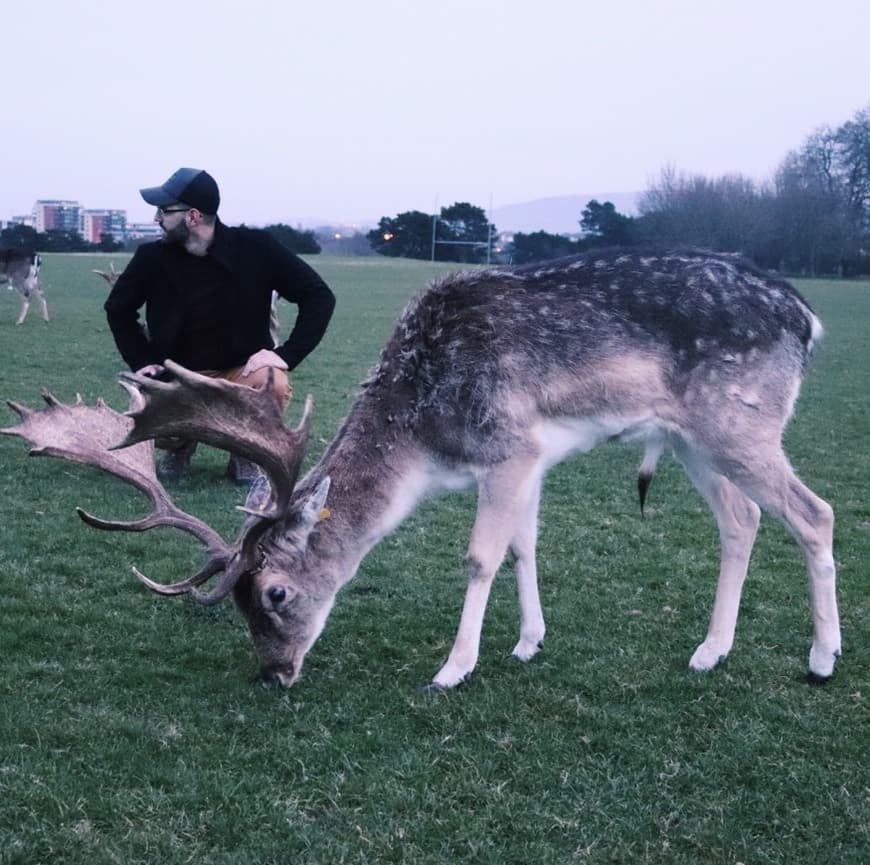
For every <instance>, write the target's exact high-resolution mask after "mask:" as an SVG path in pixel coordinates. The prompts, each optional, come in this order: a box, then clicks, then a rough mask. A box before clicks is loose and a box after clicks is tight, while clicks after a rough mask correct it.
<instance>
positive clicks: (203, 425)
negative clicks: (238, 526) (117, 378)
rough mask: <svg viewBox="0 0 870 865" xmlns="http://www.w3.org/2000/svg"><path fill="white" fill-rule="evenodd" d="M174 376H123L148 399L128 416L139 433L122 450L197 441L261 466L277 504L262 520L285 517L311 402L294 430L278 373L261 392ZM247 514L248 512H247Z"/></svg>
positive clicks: (172, 367)
mask: <svg viewBox="0 0 870 865" xmlns="http://www.w3.org/2000/svg"><path fill="white" fill-rule="evenodd" d="M164 366H165V367H166V369H167V370H169V372H171V373H172V374H173V375H174V377H175V378H174V379H173V380H172V381H168V382H166V381H160V380H158V379H154V378H149V377H148V376H144V375H138V374H137V373H131V372H129V373H128V372H123V373H121V384H123V385H125V386H127V385H128V383H129V385H131V386H133V387H134V388H135V389H136V390H137V391H139V392H140V393H141V395H142V396H143V398H144V399H143V402H142V403H141V405H140V406H139V407H137V408H133V407H132V406H131V410H130V411H129V412H128V415H129V416H130V417H131V418H132V419H133V427H132V429H131V430H130V432H129V433H128V434H127V436H126V438H125V439H124V440H123V441H122V442H120V443H119V444H118V445H116V447H119V448H124V447H127V446H128V445H131V444H135V443H136V442H141V441H144V440H146V439H152V438H154V437H156V436H172V437H178V438H184V439H196V440H197V441H201V442H205V443H206V444H209V445H212V446H213V447H217V448H221V449H222V450H227V451H230V452H231V453H234V454H236V455H238V456H240V457H244V458H245V459H249V460H251V461H252V462H255V463H257V465H259V466H261V467H262V469H263V470H264V471H265V472H266V475H267V476H268V478H269V482H270V483H271V486H272V504H271V507H269V508H268V509H267V510H265V511H257V512H256V516H259V517H263V518H265V519H270V520H274V519H276V518H277V517H278V516H280V514H282V513H283V512H284V510H285V509H286V507H287V504H288V503H289V501H290V496H291V495H292V493H293V487H294V485H295V483H296V479H297V477H298V476H299V469H300V467H301V465H302V459H303V457H304V455H305V445H306V442H307V441H308V432H309V427H310V421H311V397H310V396H309V397H308V398H307V399H306V400H305V408H304V410H303V413H302V420H301V421H300V422H299V425H298V426H297V427H296V428H295V429H292V430H291V429H288V428H287V427H286V426H285V425H284V421H283V420H282V417H281V406H280V404H279V402H278V400H277V399H275V397H274V391H273V389H272V375H273V373H272V370H271V369H270V370H269V378H268V381H267V383H266V385H265V386H264V387H263V388H262V389H260V390H256V389H254V388H250V387H244V386H243V385H238V384H233V383H231V382H228V381H224V380H223V379H214V378H209V377H208V376H204V375H200V374H199V373H196V372H192V371H191V370H189V369H185V368H184V367H183V366H179V365H178V364H177V363H174V362H173V361H171V360H167V361H166V362H165V364H164ZM243 510H244V509H243Z"/></svg>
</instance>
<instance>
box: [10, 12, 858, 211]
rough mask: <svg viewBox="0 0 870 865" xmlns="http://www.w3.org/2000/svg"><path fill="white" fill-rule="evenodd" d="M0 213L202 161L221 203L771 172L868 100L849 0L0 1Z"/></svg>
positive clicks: (597, 188) (107, 203) (482, 193)
mask: <svg viewBox="0 0 870 865" xmlns="http://www.w3.org/2000/svg"><path fill="white" fill-rule="evenodd" d="M2 17H3V20H2V43H3V51H2V63H3V67H2V68H3V85H2V114H3V118H4V122H3V132H2V145H0V154H2V155H0V219H4V220H5V219H8V218H10V217H11V216H13V215H17V214H21V213H29V212H30V210H31V208H32V206H33V203H34V201H35V200H36V199H40V198H59V199H73V200H77V201H78V202H79V203H80V204H81V205H82V206H83V207H87V208H124V209H126V210H127V214H128V219H129V220H130V221H148V220H150V219H151V218H152V217H153V213H154V212H153V209H152V208H150V207H149V206H148V205H146V204H145V203H144V202H143V201H142V199H141V198H140V197H139V194H138V190H139V188H141V187H143V186H151V185H156V184H159V183H162V182H163V181H164V180H165V179H166V178H167V177H168V176H169V175H170V174H171V173H172V172H173V171H174V170H175V169H176V168H178V167H179V166H182V165H189V166H193V167H197V168H205V169H207V170H208V171H209V172H211V173H212V174H213V175H214V176H215V178H216V179H217V181H218V183H219V185H220V188H221V193H222V199H223V201H222V205H221V210H220V214H221V217H222V218H223V219H224V221H225V222H228V223H230V224H236V223H239V222H247V223H248V224H252V225H256V224H264V223H268V222H286V223H289V224H291V225H295V224H297V223H299V222H304V223H305V224H308V223H312V224H313V223H316V222H340V221H346V222H352V221H367V222H369V223H374V222H375V221H376V220H377V219H378V218H379V217H380V216H393V215H395V214H397V213H400V212H403V211H407V210H422V211H424V212H427V213H431V212H433V211H434V210H435V209H436V208H440V207H442V206H446V205H450V204H453V203H454V202H457V201H469V202H471V203H473V204H476V205H478V206H481V207H483V208H488V207H489V205H490V203H492V204H493V206H494V207H495V208H498V207H500V206H505V205H509V204H515V203H518V202H524V201H528V200H532V199H536V198H544V197H550V196H558V195H574V194H586V193H596V192H635V191H637V192H639V191H642V190H644V189H646V188H647V187H648V186H649V185H650V183H651V182H654V181H655V180H656V179H657V178H658V177H659V176H660V173H661V171H662V169H663V168H664V167H666V166H672V167H674V168H675V169H677V170H678V171H680V172H684V173H700V174H704V175H707V176H710V177H713V176H720V175H722V174H726V173H741V174H744V175H747V176H749V177H751V178H753V179H756V180H765V179H769V178H771V177H772V175H773V173H774V171H775V170H776V168H777V166H778V165H779V163H780V162H781V160H782V159H783V158H784V157H785V156H786V154H787V153H788V151H789V150H792V149H796V148H798V147H800V145H801V144H802V143H803V141H804V139H805V138H806V136H808V135H809V134H810V133H812V132H813V131H814V130H815V129H816V128H818V127H819V126H822V125H829V126H832V127H836V126H839V125H840V124H842V123H843V122H845V121H846V120H848V119H850V118H851V117H852V116H853V115H854V114H855V112H856V111H858V110H860V109H863V108H867V107H870V2H868V0H818V2H807V0H721V2H719V0H621V2H620V0H594V2H587V0H502V2H490V0H428V2H415V0H404V2H395V0H380V2H365V0H332V2H330V0H319V2H313V0H309V2H304V3H303V2H296V0H274V2H268V0H184V2H167V0H148V2H128V0H113V2H108V0H81V2H70V0H40V2H15V3H8V4H6V5H5V6H4V11H3V16H2Z"/></svg>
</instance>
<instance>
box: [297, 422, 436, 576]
mask: <svg viewBox="0 0 870 865" xmlns="http://www.w3.org/2000/svg"><path fill="white" fill-rule="evenodd" d="M326 476H329V478H330V487H329V495H328V498H327V507H328V509H329V518H328V519H327V520H326V521H325V522H324V523H323V524H322V525H321V526H320V528H319V535H320V537H319V539H318V546H319V547H320V549H321V550H322V552H323V553H324V554H325V555H327V556H329V557H330V558H332V559H334V560H335V559H337V560H339V561H340V562H341V575H338V582H339V584H343V583H345V582H347V581H348V580H349V579H351V577H353V575H354V573H355V572H356V569H357V567H358V566H359V563H360V562H361V561H362V559H363V557H364V556H365V555H366V554H367V553H368V552H369V550H371V549H372V547H374V546H375V545H376V544H377V543H378V542H379V541H380V540H381V539H382V538H384V537H385V536H386V535H388V534H389V533H390V532H392V531H393V530H394V529H395V528H397V527H398V526H399V525H400V524H401V523H402V521H403V520H405V518H406V517H408V516H409V515H410V514H411V513H412V512H413V511H414V510H415V509H416V507H417V505H418V504H419V503H420V501H421V500H422V499H423V498H425V497H426V496H427V495H430V494H431V493H433V492H434V491H435V490H437V489H438V488H439V487H440V486H443V484H442V483H441V473H440V472H439V471H438V470H437V468H436V467H435V465H434V464H433V462H432V460H431V459H430V458H429V457H428V455H427V454H426V453H425V451H424V450H423V449H421V448H420V446H419V445H417V444H415V442H414V441H413V439H412V437H411V436H410V435H408V434H407V433H402V432H401V431H398V430H395V429H392V424H391V423H389V421H380V420H378V419H375V420H371V419H365V418H363V417H360V416H358V415H357V416H353V415H352V416H351V417H350V418H348V419H347V420H346V421H345V423H344V424H343V426H342V429H341V430H340V431H339V433H338V435H337V436H336V439H335V440H334V441H333V443H332V444H331V445H330V447H329V449H328V450H327V452H326V453H325V454H324V456H323V458H322V459H321V460H320V462H319V463H318V464H317V466H315V467H314V468H313V469H312V470H311V472H310V473H309V475H308V476H307V477H306V479H305V481H304V482H303V484H302V485H301V486H302V487H303V488H313V487H314V486H315V485H316V484H317V483H319V482H320V480H321V479H322V478H324V477H326Z"/></svg>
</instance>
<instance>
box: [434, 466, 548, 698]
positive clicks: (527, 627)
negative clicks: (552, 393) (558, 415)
mask: <svg viewBox="0 0 870 865" xmlns="http://www.w3.org/2000/svg"><path fill="white" fill-rule="evenodd" d="M541 475H542V468H541V466H540V462H539V459H538V457H537V455H533V454H526V455H523V456H517V457H514V458H512V459H510V460H507V461H506V462H504V463H501V464H499V465H497V466H494V467H492V468H489V469H487V470H486V472H485V473H483V474H482V475H481V477H480V478H479V480H478V488H479V492H478V499H477V517H476V519H475V521H474V528H473V529H472V532H471V541H470V543H469V548H468V557H467V564H468V586H467V589H466V593H465V602H464V604H463V607H462V616H461V618H460V621H459V629H458V631H457V634H456V639H455V641H454V643H453V648H452V649H451V650H450V655H449V656H448V658H447V661H446V662H445V663H444V666H443V667H442V668H441V669H440V670H439V671H438V673H437V675H436V676H435V678H434V679H433V680H432V683H431V685H430V688H434V689H439V688H452V687H454V686H455V685H458V684H459V683H460V682H462V681H463V680H465V679H467V678H468V676H470V675H471V672H472V671H473V670H474V667H475V666H476V664H477V657H478V653H479V650H480V633H481V629H482V627H483V617H484V613H485V612H486V604H487V601H488V599H489V592H490V589H491V587H492V581H493V579H494V577H495V574H496V572H497V571H498V569H499V566H500V565H501V563H502V561H503V560H504V557H505V554H506V553H507V550H508V547H509V546H511V545H513V546H514V548H515V549H519V551H520V553H521V559H520V561H521V562H522V564H521V565H520V566H519V567H518V570H517V579H518V585H519V595H520V609H521V619H522V623H521V629H520V634H521V636H520V642H519V643H518V644H517V647H516V648H515V649H514V653H515V654H516V655H517V656H518V657H522V656H523V655H524V656H525V657H524V658H523V659H524V660H526V659H528V658H530V657H531V656H532V655H533V654H534V652H535V651H537V649H535V650H534V651H532V650H531V649H530V645H531V644H534V645H535V646H537V645H538V643H540V640H541V639H542V638H543V627H544V623H543V616H542V615H541V611H540V602H539V600H538V591H537V578H536V573H535V568H534V562H533V561H532V564H531V567H530V566H529V562H528V554H529V552H531V555H532V557H534V542H531V543H530V542H529V540H530V537H531V535H530V531H532V530H530V529H529V527H528V526H525V525H523V521H525V520H527V519H528V517H529V514H530V511H531V510H532V509H534V511H535V515H536V514H537V502H538V498H539V495H540V485H541ZM536 524H537V520H536V519H535V525H536Z"/></svg>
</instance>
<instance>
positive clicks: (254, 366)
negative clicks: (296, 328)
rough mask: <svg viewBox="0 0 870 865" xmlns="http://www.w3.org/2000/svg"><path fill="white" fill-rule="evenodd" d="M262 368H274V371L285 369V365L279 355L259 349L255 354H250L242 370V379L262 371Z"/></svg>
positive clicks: (265, 349)
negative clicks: (259, 370)
mask: <svg viewBox="0 0 870 865" xmlns="http://www.w3.org/2000/svg"><path fill="white" fill-rule="evenodd" d="M264 366H274V367H275V368H276V369H287V364H286V363H285V362H284V361H283V360H282V359H281V356H280V355H277V354H275V352H274V351H269V349H267V348H261V349H260V350H259V351H258V352H257V353H256V354H252V355H251V356H250V357H249V358H248V362H247V363H246V364H245V368H244V369H243V370H242V378H247V377H248V376H249V375H250V374H251V373H252V372H256V371H257V370H258V369H262V368H263V367H264Z"/></svg>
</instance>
